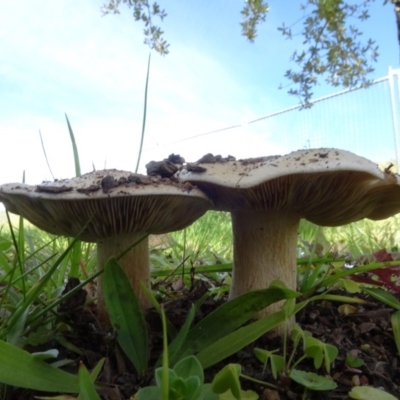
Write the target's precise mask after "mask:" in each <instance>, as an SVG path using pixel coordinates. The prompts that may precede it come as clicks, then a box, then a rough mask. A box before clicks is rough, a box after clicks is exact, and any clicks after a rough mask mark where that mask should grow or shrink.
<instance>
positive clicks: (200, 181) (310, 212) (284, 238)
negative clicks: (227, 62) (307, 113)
mask: <svg viewBox="0 0 400 400" xmlns="http://www.w3.org/2000/svg"><path fill="white" fill-rule="evenodd" d="M192 165H193V164H188V165H187V166H186V167H185V166H184V167H183V168H182V169H181V170H180V171H178V172H177V174H176V176H177V178H178V180H179V181H180V182H190V183H192V184H194V185H196V186H197V187H198V188H199V189H201V190H203V191H204V192H205V193H206V194H207V195H208V196H209V197H210V198H211V199H212V201H213V203H214V206H215V207H214V209H216V210H220V211H229V212H230V213H231V216H232V230H233V264H234V265H233V277H232V284H231V289H230V298H231V299H233V298H235V297H237V296H239V295H240V294H242V293H246V292H248V291H250V290H256V289H262V288H266V287H267V286H268V285H269V284H270V283H271V282H272V281H273V280H276V279H280V280H282V281H283V282H284V283H285V284H286V285H287V286H288V287H289V288H291V289H294V290H295V289H296V283H297V282H296V249H297V235H298V228H299V222H300V219H301V218H305V219H307V220H309V221H311V222H313V223H316V224H319V225H324V226H338V225H343V224H347V223H350V222H354V221H357V220H360V219H362V218H370V219H384V218H387V217H389V216H391V215H393V214H395V213H398V212H400V186H399V182H400V181H399V177H398V176H397V175H394V174H392V173H390V172H389V171H381V170H380V169H379V168H378V167H377V165H376V164H374V163H373V162H371V161H369V160H367V159H365V158H363V157H359V156H357V155H355V154H353V153H350V152H348V151H345V150H337V149H330V148H325V149H324V148H322V149H308V150H300V151H296V152H293V153H291V154H288V155H285V156H270V157H260V158H254V159H247V160H240V161H229V160H222V161H221V162H211V163H205V162H204V161H203V162H200V163H199V162H197V163H196V164H195V165H196V166H197V168H193V167H192ZM280 306H281V305H280V304H273V305H271V306H270V307H268V308H267V309H266V310H263V312H262V313H260V315H259V316H262V315H267V314H269V313H272V312H274V311H277V310H279V308H280Z"/></svg>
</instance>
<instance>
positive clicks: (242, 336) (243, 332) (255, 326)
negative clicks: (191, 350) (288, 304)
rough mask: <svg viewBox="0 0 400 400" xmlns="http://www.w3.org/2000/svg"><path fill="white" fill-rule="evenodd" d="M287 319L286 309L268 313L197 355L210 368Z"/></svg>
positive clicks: (204, 365) (205, 366)
mask: <svg viewBox="0 0 400 400" xmlns="http://www.w3.org/2000/svg"><path fill="white" fill-rule="evenodd" d="M285 320H286V317H285V312H284V311H279V312H276V313H273V314H271V315H268V316H266V317H264V318H261V319H259V320H258V321H256V322H253V323H252V324H250V325H246V326H244V327H242V328H240V329H237V330H236V331H234V332H233V333H231V334H229V335H226V336H224V337H223V338H222V339H219V340H217V341H215V342H214V343H212V344H211V345H210V346H208V347H206V348H205V349H204V350H201V351H200V352H199V353H198V354H197V355H196V357H197V358H198V360H199V361H200V363H201V365H202V366H203V368H208V367H210V366H211V365H214V364H216V363H217V362H219V361H221V360H223V359H224V358H226V357H228V356H230V355H232V354H235V353H236V352H238V351H239V350H241V349H243V347H245V346H247V345H249V344H250V343H252V342H254V341H255V340H256V339H258V338H259V337H260V336H261V335H263V334H264V333H266V332H268V331H269V330H271V329H273V328H275V327H277V326H278V325H280V324H281V323H282V322H284V321H285Z"/></svg>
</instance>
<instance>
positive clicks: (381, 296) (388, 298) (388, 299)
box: [362, 287, 400, 310]
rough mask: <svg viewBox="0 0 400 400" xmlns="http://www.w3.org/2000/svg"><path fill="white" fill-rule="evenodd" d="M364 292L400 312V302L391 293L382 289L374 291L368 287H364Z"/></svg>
mask: <svg viewBox="0 0 400 400" xmlns="http://www.w3.org/2000/svg"><path fill="white" fill-rule="evenodd" d="M362 290H363V291H364V292H365V293H367V294H369V295H370V296H372V297H374V298H375V299H377V300H379V301H381V302H382V303H385V304H387V305H388V306H390V307H393V308H394V309H396V310H400V301H399V300H397V299H396V297H394V296H393V295H392V294H391V293H389V292H387V291H385V290H382V289H373V288H367V287H363V288H362Z"/></svg>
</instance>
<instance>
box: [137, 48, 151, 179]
mask: <svg viewBox="0 0 400 400" xmlns="http://www.w3.org/2000/svg"><path fill="white" fill-rule="evenodd" d="M150 59H151V53H150V54H149V61H148V62H147V75H146V86H145V89H144V109H143V122H142V135H141V137H140V146H139V154H138V159H137V163H136V168H135V173H137V172H138V169H139V164H140V159H141V157H142V149H143V142H144V132H145V129H146V116H147V93H148V88H149V76H150Z"/></svg>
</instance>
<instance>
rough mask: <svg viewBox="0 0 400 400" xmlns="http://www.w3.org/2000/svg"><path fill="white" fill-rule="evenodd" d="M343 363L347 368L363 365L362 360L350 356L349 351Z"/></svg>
mask: <svg viewBox="0 0 400 400" xmlns="http://www.w3.org/2000/svg"><path fill="white" fill-rule="evenodd" d="M345 363H346V365H347V366H348V367H349V368H360V367H362V366H363V365H364V360H362V359H361V358H357V357H352V356H351V354H350V353H347V355H346V361H345Z"/></svg>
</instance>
